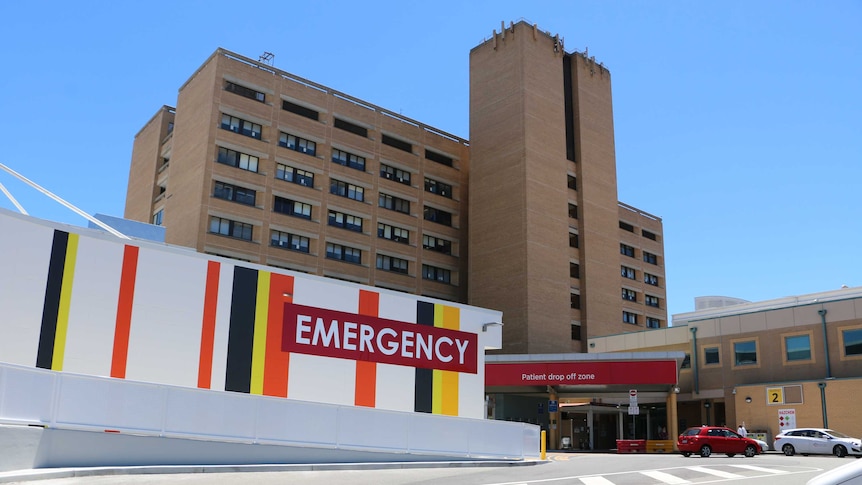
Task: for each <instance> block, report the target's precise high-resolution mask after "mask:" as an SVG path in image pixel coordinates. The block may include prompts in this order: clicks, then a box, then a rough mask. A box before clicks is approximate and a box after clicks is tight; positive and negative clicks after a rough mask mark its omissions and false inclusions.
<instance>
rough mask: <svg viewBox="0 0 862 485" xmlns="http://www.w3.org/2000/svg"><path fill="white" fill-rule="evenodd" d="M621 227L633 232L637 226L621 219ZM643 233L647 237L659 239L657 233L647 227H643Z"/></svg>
mask: <svg viewBox="0 0 862 485" xmlns="http://www.w3.org/2000/svg"><path fill="white" fill-rule="evenodd" d="M620 229H622V230H624V231H628V232H631V233H634V232H635V226H633V225H631V224H629V223H628V222H623V221H620ZM641 235H642V236H643V237H645V238H647V239H652V240H653V241H657V240H658V236H657V235H656V233H654V232H650V231H647V230H646V229H641Z"/></svg>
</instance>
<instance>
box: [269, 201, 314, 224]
mask: <svg viewBox="0 0 862 485" xmlns="http://www.w3.org/2000/svg"><path fill="white" fill-rule="evenodd" d="M272 210H273V211H274V212H278V213H279V214H287V215H289V216H295V217H301V218H303V219H309V220H310V219H311V204H306V203H303V202H297V201H295V200H290V199H285V198H284V197H279V196H277V195H276V196H275V202H274V203H273V204H272Z"/></svg>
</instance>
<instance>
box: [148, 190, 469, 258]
mask: <svg viewBox="0 0 862 485" xmlns="http://www.w3.org/2000/svg"><path fill="white" fill-rule="evenodd" d="M273 210H275V212H280V213H284V214H290V215H296V216H299V217H303V218H310V217H311V206H310V205H309V204H304V203H301V202H296V201H292V200H289V199H284V198H281V197H276V203H275V208H274V209H273ZM159 214H162V212H161V211H160V212H159ZM306 215H307V217H306ZM328 224H329V225H330V226H333V227H340V228H342V229H347V230H349V231H355V232H362V225H363V220H362V218H361V217H358V216H354V215H351V214H345V213H342V212H338V211H334V210H330V211H329V217H328ZM210 232H212V233H215V234H221V235H223V236H229V237H234V238H237V239H244V240H246V241H251V240H252V225H251V224H246V223H240V222H236V221H232V220H229V219H222V218H218V217H212V218H211V219H210ZM275 232H278V231H275ZM273 237H275V235H273ZM279 237H281V234H279ZM285 237H287V235H286V236H285ZM377 237H379V238H381V239H388V240H390V241H394V242H398V243H402V244H410V231H409V230H408V229H404V228H402V227H397V226H392V225H389V224H385V223H383V222H380V223H378V224H377ZM283 242H284V243H285V244H273V246H279V247H289V248H290V249H294V250H298V251H302V252H308V241H307V240H306V241H305V242H304V243H303V244H299V243H298V246H294V245H292V244H288V243H289V242H290V240H289V238H288V239H285V240H283ZM302 248H305V249H304V250H303V249H302ZM422 248H423V249H427V250H429V251H434V252H438V253H442V254H449V255H451V254H452V241H449V240H446V239H443V238H439V237H436V236H429V235H427V234H423V235H422Z"/></svg>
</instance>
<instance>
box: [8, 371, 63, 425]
mask: <svg viewBox="0 0 862 485" xmlns="http://www.w3.org/2000/svg"><path fill="white" fill-rule="evenodd" d="M58 375H59V374H57V373H54V372H49V371H43V370H37V369H29V368H24V367H15V366H10V365H5V366H4V365H2V364H0V421H24V422H31V423H44V424H47V423H50V422H51V420H52V419H53V415H54V410H53V403H54V399H53V398H54V385H55V381H56V379H58Z"/></svg>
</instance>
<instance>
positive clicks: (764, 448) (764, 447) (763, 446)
mask: <svg viewBox="0 0 862 485" xmlns="http://www.w3.org/2000/svg"><path fill="white" fill-rule="evenodd" d="M749 438H751V436H749ZM751 439H753V440H754V441H757V444H758V445H760V452H761V453H766V452H767V451H769V445H768V444H766V442H765V441H763V440H759V439H757V438H751Z"/></svg>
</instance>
